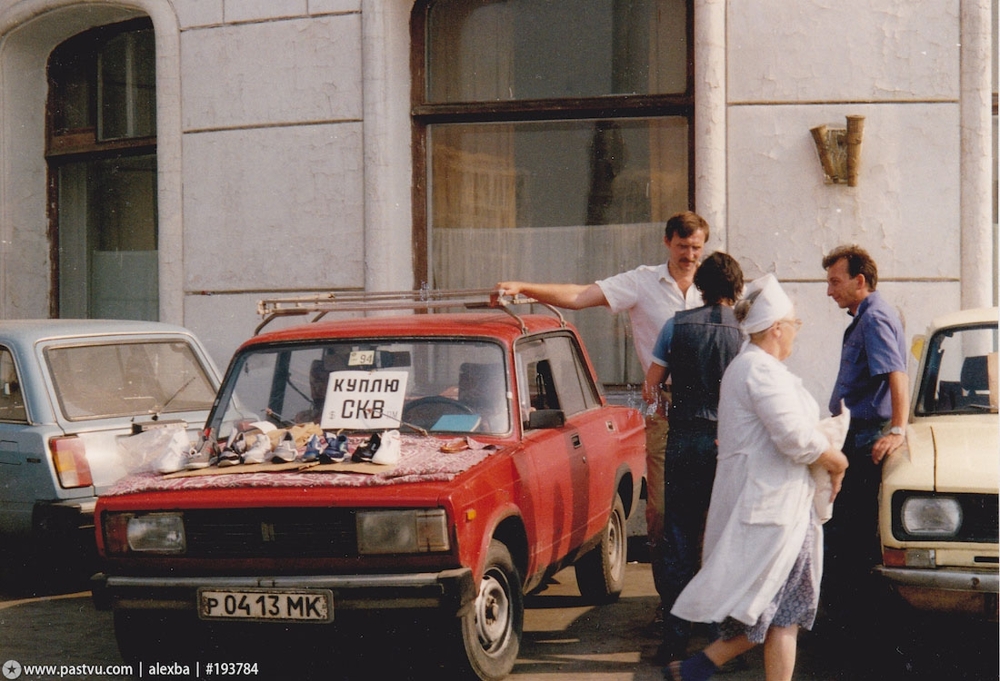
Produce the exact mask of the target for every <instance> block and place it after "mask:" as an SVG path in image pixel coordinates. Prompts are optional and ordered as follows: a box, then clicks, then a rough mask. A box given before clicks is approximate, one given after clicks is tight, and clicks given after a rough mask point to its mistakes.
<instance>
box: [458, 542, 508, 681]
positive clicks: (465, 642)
mask: <svg viewBox="0 0 1000 681" xmlns="http://www.w3.org/2000/svg"><path fill="white" fill-rule="evenodd" d="M459 621H460V627H461V643H462V651H461V654H462V656H463V657H464V658H465V659H464V660H460V661H459V665H457V666H460V667H462V668H463V671H464V672H465V673H463V674H461V675H462V676H464V677H469V678H479V679H484V681H493V680H494V679H502V678H504V677H505V676H507V675H508V674H509V673H510V671H511V669H513V668H514V662H515V660H517V654H518V651H519V650H520V647H521V632H522V630H523V627H524V601H523V595H522V593H521V578H520V576H519V575H518V573H517V568H515V567H514V561H513V559H511V557H510V551H508V549H507V547H506V546H505V545H504V544H503V543H502V542H499V541H497V540H493V541H492V542H490V547H489V550H488V552H487V554H486V568H485V570H484V571H483V578H482V580H481V581H480V582H479V594H478V595H477V596H476V601H475V603H474V604H473V608H472V610H471V611H470V612H468V613H466V614H465V615H464V616H463V617H462V618H461V619H460V620H459Z"/></svg>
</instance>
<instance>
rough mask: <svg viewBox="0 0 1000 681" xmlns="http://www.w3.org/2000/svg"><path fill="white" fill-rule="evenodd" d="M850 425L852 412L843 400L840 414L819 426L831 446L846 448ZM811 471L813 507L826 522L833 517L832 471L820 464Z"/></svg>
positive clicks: (812, 466) (822, 520)
mask: <svg viewBox="0 0 1000 681" xmlns="http://www.w3.org/2000/svg"><path fill="white" fill-rule="evenodd" d="M850 425H851V412H850V410H849V409H848V408H847V407H845V406H844V404H843V402H841V404H840V415H839V416H828V417H826V418H825V419H822V420H821V421H820V422H819V426H818V427H819V429H820V431H821V432H822V433H823V434H824V435H826V439H827V440H829V441H830V446H831V447H833V448H834V449H837V450H842V449H843V448H844V441H845V440H846V439H847V429H848V428H849V427H850ZM809 472H810V473H812V477H813V480H814V481H815V482H816V492H815V494H814V496H813V508H814V509H816V515H817V516H818V517H819V521H820V522H821V523H825V522H826V521H828V520H829V519H830V518H832V517H833V501H831V499H830V497H831V496H832V495H833V480H831V479H830V473H829V472H828V471H827V470H826V469H825V468H823V467H822V466H820V465H818V464H811V465H810V466H809Z"/></svg>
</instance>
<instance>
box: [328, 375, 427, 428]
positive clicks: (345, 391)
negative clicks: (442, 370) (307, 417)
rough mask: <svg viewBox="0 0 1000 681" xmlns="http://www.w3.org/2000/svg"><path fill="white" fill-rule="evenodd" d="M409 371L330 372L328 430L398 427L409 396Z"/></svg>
mask: <svg viewBox="0 0 1000 681" xmlns="http://www.w3.org/2000/svg"><path fill="white" fill-rule="evenodd" d="M407 377H408V375H407V373H406V372H405V371H337V372H334V373H332V374H330V380H329V381H328V383H327V388H326V399H325V401H324V403H323V416H322V420H321V422H320V427H321V428H323V429H324V430H339V429H349V428H354V429H360V430H377V429H390V428H397V427H398V426H399V423H400V421H399V420H400V418H401V415H402V413H403V400H404V398H405V397H406V379H407Z"/></svg>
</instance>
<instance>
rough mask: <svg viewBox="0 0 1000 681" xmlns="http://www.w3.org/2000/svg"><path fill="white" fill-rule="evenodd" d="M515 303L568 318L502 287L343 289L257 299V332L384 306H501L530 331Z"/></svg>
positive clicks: (392, 308)
mask: <svg viewBox="0 0 1000 681" xmlns="http://www.w3.org/2000/svg"><path fill="white" fill-rule="evenodd" d="M511 305H543V306H545V307H546V308H548V309H549V310H551V311H552V312H553V313H554V314H555V315H556V316H557V317H558V318H559V323H560V324H562V325H563V326H565V325H566V320H565V319H564V318H563V316H562V313H561V312H559V310H558V309H556V308H555V307H553V306H552V305H549V304H548V303H540V302H539V301H537V300H535V299H534V298H528V297H527V296H523V295H520V294H518V295H513V296H512V295H507V294H504V293H501V292H500V291H499V290H498V289H488V288H484V289H456V290H437V289H418V290H414V291H379V292H365V291H342V292H336V293H335V292H330V293H318V294H315V295H309V296H297V297H290V298H266V299H264V300H261V301H259V302H258V303H257V314H259V315H260V316H261V317H263V320H262V321H261V323H260V324H258V325H257V328H256V329H255V330H254V334H257V333H260V331H261V329H263V328H264V327H265V326H267V325H268V324H269V323H271V321H272V320H274V319H275V318H277V317H290V316H301V315H307V314H312V313H316V316H315V317H313V318H312V319H311V320H310V321H313V322H316V321H319V320H320V319H322V318H323V317H324V316H326V315H327V314H328V313H330V312H375V311H380V310H434V309H441V308H448V307H464V308H467V309H483V308H489V309H501V310H503V311H504V312H506V313H507V314H509V315H510V316H511V317H513V318H514V319H516V320H517V322H518V324H519V325H520V327H521V332H522V333H524V332H526V331H527V327H526V326H525V324H524V321H523V320H521V318H520V317H519V316H518V315H517V314H515V313H514V312H513V311H511V310H510V306H511Z"/></svg>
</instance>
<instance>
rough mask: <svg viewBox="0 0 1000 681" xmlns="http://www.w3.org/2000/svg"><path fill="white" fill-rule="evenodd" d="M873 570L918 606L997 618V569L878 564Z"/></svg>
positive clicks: (999, 585) (999, 577)
mask: <svg viewBox="0 0 1000 681" xmlns="http://www.w3.org/2000/svg"><path fill="white" fill-rule="evenodd" d="M875 572H876V574H878V575H880V576H881V577H882V578H884V579H885V580H886V581H887V582H888V583H889V584H890V585H891V586H892V588H893V590H895V591H896V593H898V594H899V595H900V597H901V598H902V599H903V600H905V601H906V602H907V603H908V604H910V605H911V606H913V607H914V608H916V609H918V610H925V611H934V612H947V613H958V614H967V615H973V616H977V617H985V618H986V619H988V620H990V621H996V620H997V619H998V605H997V594H998V592H1000V572H997V571H985V570H962V569H941V568H938V569H933V570H932V569H926V568H901V567H885V566H881V565H880V566H878V567H876V568H875Z"/></svg>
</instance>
